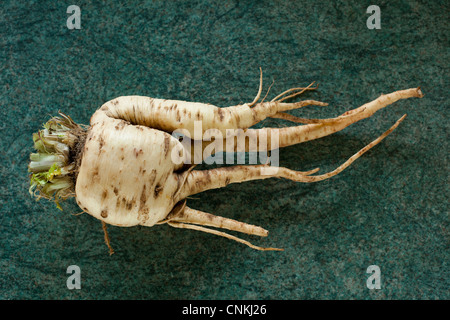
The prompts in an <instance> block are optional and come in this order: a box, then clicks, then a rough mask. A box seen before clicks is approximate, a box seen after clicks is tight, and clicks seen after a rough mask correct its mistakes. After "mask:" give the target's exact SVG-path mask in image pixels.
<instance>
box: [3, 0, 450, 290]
mask: <svg viewBox="0 0 450 320" xmlns="http://www.w3.org/2000/svg"><path fill="white" fill-rule="evenodd" d="M70 4H76V5H78V6H79V7H80V8H81V30H69V29H68V28H67V27H66V19H67V18H68V16H69V14H67V13H66V9H67V7H68V6H69V5H70ZM370 4H376V5H378V6H380V8H381V30H369V29H368V28H367V27H366V20H367V18H368V17H369V14H367V13H366V9H367V7H368V6H369V5H370ZM449 11H450V5H449V2H448V1H413V0H411V1H325V0H323V1H215V2H207V1H200V2H198V1H182V2H174V1H146V2H144V1H142V2H140V1H109V2H106V1H77V2H71V1H69V2H64V1H29V2H25V1H2V2H1V4H0V116H1V120H2V121H1V122H0V134H1V145H2V148H1V150H0V157H1V159H0V161H1V169H0V178H1V182H2V183H1V185H0V212H1V215H0V232H1V233H0V241H1V242H0V245H1V247H0V298H1V299H185V298H186V299H448V298H449V297H450V295H449V287H450V275H449V270H450V268H449V267H450V266H449V264H448V262H449V258H450V255H449V239H450V237H449V217H448V200H447V199H448V196H449V190H448V173H449V165H448V124H447V121H448V119H447V116H448V99H447V94H448V88H449V78H448V73H449V55H450V51H449V39H448V35H449V31H450V28H449V23H448V21H449ZM259 67H262V68H263V71H264V80H265V87H264V88H265V89H267V88H268V86H269V85H270V84H271V83H272V80H275V83H274V85H273V87H272V89H271V94H270V97H274V95H275V94H277V93H279V92H281V91H283V90H285V89H288V88H290V87H294V86H305V85H308V84H309V83H311V82H312V81H318V82H319V83H320V88H319V90H318V91H317V92H310V93H308V94H307V95H305V96H304V98H311V99H316V100H322V101H325V102H329V103H330V106H329V107H322V108H318V107H307V108H304V109H302V110H298V111H295V112H293V114H295V115H298V116H303V117H331V116H336V115H339V114H341V113H343V112H344V111H346V110H348V109H350V108H354V107H357V106H359V105H361V104H363V103H365V102H368V101H370V100H372V99H375V98H377V97H378V96H379V95H380V94H381V93H388V92H391V91H395V90H399V89H406V88H410V87H416V86H421V87H422V89H423V92H424V94H425V97H424V98H423V99H410V100H403V101H400V102H398V103H396V104H395V105H392V106H390V107H389V108H387V109H384V110H382V111H380V112H378V113H376V114H375V115H374V117H373V118H370V119H367V120H364V121H362V122H359V123H358V124H355V125H353V126H351V127H349V128H347V129H345V130H343V131H341V132H339V133H337V134H335V135H333V136H330V137H326V138H323V139H320V140H316V141H311V142H308V143H304V144H301V145H297V146H292V147H288V148H285V149H283V150H281V153H280V164H281V165H282V166H287V167H289V168H292V169H297V170H309V169H312V168H315V167H317V166H319V167H320V168H321V169H322V170H323V172H325V171H329V170H332V169H334V168H336V167H337V166H338V165H339V164H341V163H342V162H344V161H345V160H346V159H347V158H348V157H350V156H351V155H353V153H355V152H356V151H357V150H359V149H360V148H361V147H363V146H364V145H365V144H367V143H368V142H370V141H372V140H373V139H374V138H376V137H377V136H378V135H379V134H381V133H382V132H384V131H385V130H386V129H387V128H389V127H390V126H391V125H392V124H393V123H394V122H395V120H397V119H398V118H399V117H401V116H402V115H403V114H404V113H407V114H408V117H407V118H406V120H405V121H404V122H403V123H402V125H401V126H400V127H399V128H398V129H397V130H396V131H395V132H394V133H393V134H392V135H391V136H389V137H388V138H387V139H386V140H384V141H383V142H382V143H381V144H380V145H378V146H377V147H375V148H374V149H373V150H371V151H369V152H368V153H366V154H365V155H364V156H363V157H362V158H361V159H359V160H358V161H357V162H355V163H354V164H353V165H352V166H351V168H349V169H347V170H345V171H344V172H343V173H341V174H340V175H339V176H337V177H334V178H332V179H329V180H326V181H323V182H319V183H315V184H299V183H293V182H291V181H287V180H281V179H269V180H264V181H259V182H248V183H243V184H236V185H230V186H228V187H226V188H224V189H221V190H217V191H209V192H205V193H202V194H199V195H197V196H195V197H194V198H193V199H190V200H189V202H188V204H189V206H191V207H193V208H197V209H200V210H203V211H207V212H211V213H214V214H218V215H222V216H227V217H231V218H235V219H238V220H241V221H245V222H248V223H252V224H256V225H260V226H263V227H264V228H266V229H268V230H269V231H270V233H269V236H268V237H267V238H263V239H260V238H257V237H254V236H244V237H245V239H247V240H250V241H251V242H253V243H255V244H257V245H261V246H274V247H282V248H284V249H285V251H284V252H260V251H254V250H252V249H250V248H248V247H246V246H244V245H242V244H239V243H236V242H233V241H230V240H227V239H224V238H219V237H216V236H213V235H208V234H203V233H199V232H195V231H188V230H180V229H174V228H170V227H169V226H156V227H153V228H145V227H133V228H119V227H109V232H110V236H111V240H112V245H113V247H114V249H115V250H116V254H115V255H113V256H111V257H110V256H109V255H108V251H107V248H106V246H105V244H104V241H103V232H102V228H101V224H100V222H99V221H98V220H96V219H94V218H92V217H90V216H89V215H87V214H84V215H81V216H73V215H71V213H78V212H79V211H80V210H79V209H78V208H77V206H76V204H75V203H74V201H69V202H67V203H65V204H64V207H65V212H61V211H59V210H57V209H56V208H55V206H54V205H52V204H50V203H48V202H46V201H40V202H36V201H34V199H32V198H31V197H30V195H29V194H28V185H29V182H28V180H27V162H28V157H29V154H30V152H31V151H32V140H31V135H32V133H33V132H36V131H37V130H38V129H39V128H40V126H41V124H42V123H44V122H45V121H47V120H48V118H49V117H50V115H55V114H56V112H57V111H58V110H61V111H63V112H65V113H68V114H70V115H71V116H72V117H73V118H74V119H75V120H76V121H78V122H81V123H85V124H87V123H88V122H89V118H90V116H91V114H92V113H93V112H94V111H95V110H96V109H97V108H98V107H99V106H101V105H102V104H103V103H104V102H106V101H108V100H110V99H112V98H115V97H117V96H122V95H146V96H151V97H156V98H169V99H181V100H189V101H198V102H208V103H212V104H215V105H218V106H223V107H225V106H229V105H235V104H238V103H241V102H242V103H243V102H250V101H252V100H253V98H254V96H255V94H256V91H257V89H258V83H259ZM261 125H262V126H283V125H288V123H283V122H280V121H275V120H266V121H264V122H263V123H262V124H261ZM373 264H375V265H378V266H379V267H380V269H381V285H382V288H381V289H380V290H369V289H368V288H367V287H366V279H367V278H368V276H369V275H368V274H366V269H367V267H368V266H369V265H373ZM69 265H78V266H79V267H80V268H81V286H82V288H81V290H68V289H67V287H66V279H67V277H68V275H67V274H66V269H67V267H68V266H69Z"/></svg>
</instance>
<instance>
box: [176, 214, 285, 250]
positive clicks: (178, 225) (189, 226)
mask: <svg viewBox="0 0 450 320" xmlns="http://www.w3.org/2000/svg"><path fill="white" fill-rule="evenodd" d="M167 224H169V225H170V226H171V227H175V228H180V229H191V230H197V231H202V232H206V233H211V234H215V235H217V236H221V237H224V238H227V239H231V240H234V241H237V242H240V243H243V244H245V245H247V246H249V247H250V248H252V249H256V250H260V251H284V250H283V249H279V248H264V247H258V246H255V245H253V244H251V243H250V242H248V241H246V240H243V239H241V238H238V237H235V236H233V235H231V234H228V233H225V232H222V231H217V230H214V229H209V228H205V227H200V226H196V225H192V224H187V223H180V222H170V221H169V222H167Z"/></svg>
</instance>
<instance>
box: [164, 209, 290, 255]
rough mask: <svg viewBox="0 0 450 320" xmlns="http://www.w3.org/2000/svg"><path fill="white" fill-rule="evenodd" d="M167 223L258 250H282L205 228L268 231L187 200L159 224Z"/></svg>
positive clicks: (252, 233) (243, 231) (260, 233)
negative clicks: (213, 213) (191, 205)
mask: <svg viewBox="0 0 450 320" xmlns="http://www.w3.org/2000/svg"><path fill="white" fill-rule="evenodd" d="M164 223H167V224H168V225H170V226H172V227H175V228H182V229H191V230H197V231H202V232H206V233H211V234H215V235H218V236H221V237H225V238H228V239H231V240H235V241H237V242H240V243H243V244H245V245H247V246H249V247H251V248H253V249H256V250H263V251H269V250H282V249H277V248H264V247H258V246H255V245H253V244H251V243H250V242H248V241H246V240H243V239H240V238H238V237H236V236H233V235H230V234H228V233H225V232H223V231H218V230H215V229H210V228H205V227H204V226H208V227H214V228H221V229H227V230H231V231H237V232H242V233H246V234H250V235H256V236H260V237H266V236H267V234H268V231H267V230H265V229H263V228H261V227H258V226H255V225H251V224H248V223H244V222H240V221H237V220H233V219H228V218H224V217H220V216H215V215H212V214H210V213H207V212H203V211H199V210H195V209H191V208H189V207H187V206H186V200H184V201H182V202H179V203H178V204H177V205H176V206H175V207H174V208H173V210H172V212H171V213H170V214H169V215H168V216H167V218H166V219H165V220H163V221H160V222H159V223H158V224H164Z"/></svg>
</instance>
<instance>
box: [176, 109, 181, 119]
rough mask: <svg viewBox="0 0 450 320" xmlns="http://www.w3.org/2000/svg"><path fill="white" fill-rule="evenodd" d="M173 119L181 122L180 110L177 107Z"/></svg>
mask: <svg viewBox="0 0 450 320" xmlns="http://www.w3.org/2000/svg"><path fill="white" fill-rule="evenodd" d="M175 119H176V120H177V122H181V115H180V110H178V109H177V113H176V115H175Z"/></svg>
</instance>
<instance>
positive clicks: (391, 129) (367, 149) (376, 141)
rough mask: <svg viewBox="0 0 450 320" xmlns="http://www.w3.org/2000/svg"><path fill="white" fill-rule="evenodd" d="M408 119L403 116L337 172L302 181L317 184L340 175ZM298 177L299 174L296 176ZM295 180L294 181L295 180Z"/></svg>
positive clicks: (305, 177) (305, 178)
mask: <svg viewBox="0 0 450 320" xmlns="http://www.w3.org/2000/svg"><path fill="white" fill-rule="evenodd" d="M405 118H406V114H405V115H403V116H402V117H401V118H400V119H398V120H397V121H396V122H395V124H394V125H393V126H392V127H390V128H389V130H387V131H385V132H384V133H383V134H382V135H380V136H379V137H378V138H377V139H375V140H374V141H372V142H371V143H369V144H368V145H366V146H365V147H364V148H362V149H361V150H359V151H358V152H357V153H355V154H354V155H353V156H351V157H350V158H349V159H348V160H347V161H346V162H344V163H343V164H342V165H340V166H339V167H338V168H336V169H335V170H333V171H331V172H328V173H325V174H322V175H318V176H301V181H303V182H317V181H321V180H325V179H328V178H331V177H333V176H335V175H337V174H339V173H340V172H342V171H343V170H344V169H345V168H347V167H348V166H350V165H351V164H352V163H353V162H354V161H355V160H356V159H358V158H359V157H361V156H362V155H363V154H364V153H366V152H367V151H369V150H370V149H371V148H373V147H374V146H376V145H377V144H378V143H380V142H381V141H382V140H383V139H384V138H386V137H387V136H388V135H389V134H390V133H391V132H392V131H394V130H395V128H397V127H398V126H399V124H400V123H401V122H402V121H403V120H404V119H405ZM296 175H297V174H296ZM293 180H294V179H293Z"/></svg>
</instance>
